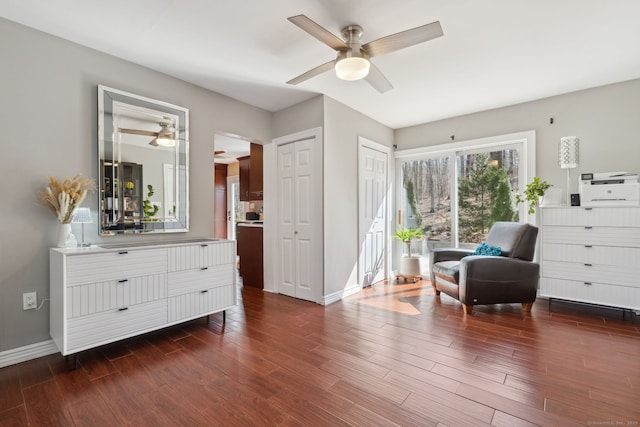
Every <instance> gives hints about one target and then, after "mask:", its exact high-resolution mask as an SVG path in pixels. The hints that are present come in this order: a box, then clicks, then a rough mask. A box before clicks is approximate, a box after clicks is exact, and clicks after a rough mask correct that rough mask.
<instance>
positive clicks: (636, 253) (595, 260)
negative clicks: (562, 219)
mask: <svg viewBox="0 0 640 427" xmlns="http://www.w3.org/2000/svg"><path fill="white" fill-rule="evenodd" d="M542 259H543V260H544V261H564V262H577V263H588V264H603V265H618V266H622V267H627V268H632V269H635V271H637V272H638V273H639V274H640V248H628V247H620V246H593V245H574V244H562V243H544V244H543V245H542Z"/></svg>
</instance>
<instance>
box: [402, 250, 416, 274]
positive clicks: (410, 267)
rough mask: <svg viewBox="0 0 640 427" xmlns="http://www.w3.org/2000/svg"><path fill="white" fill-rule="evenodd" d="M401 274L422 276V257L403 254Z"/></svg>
mask: <svg viewBox="0 0 640 427" xmlns="http://www.w3.org/2000/svg"><path fill="white" fill-rule="evenodd" d="M400 275H401V276H406V277H420V257H419V256H406V255H405V256H403V257H402V260H401V261H400Z"/></svg>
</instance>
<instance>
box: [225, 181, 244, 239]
mask: <svg viewBox="0 0 640 427" xmlns="http://www.w3.org/2000/svg"><path fill="white" fill-rule="evenodd" d="M243 218H244V203H240V178H239V177H238V175H233V176H227V239H231V240H236V225H237V222H238V221H240V220H242V219H243Z"/></svg>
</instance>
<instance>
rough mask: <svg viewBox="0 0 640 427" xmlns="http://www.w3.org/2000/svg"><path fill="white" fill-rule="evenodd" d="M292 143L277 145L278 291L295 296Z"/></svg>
mask: <svg viewBox="0 0 640 427" xmlns="http://www.w3.org/2000/svg"><path fill="white" fill-rule="evenodd" d="M294 155H295V153H294V144H286V145H282V146H279V147H278V187H279V188H278V196H279V197H278V200H279V205H280V206H278V211H279V212H278V213H279V215H278V252H279V254H278V255H279V256H278V258H279V261H280V268H279V273H280V274H279V277H280V283H279V286H278V291H279V292H280V293H281V294H284V295H289V296H291V297H295V296H296V289H295V287H296V278H295V258H296V251H295V243H294V231H295V227H294V225H295V224H294V218H295V205H294V203H295V193H294V178H295V177H294V174H295V168H294Z"/></svg>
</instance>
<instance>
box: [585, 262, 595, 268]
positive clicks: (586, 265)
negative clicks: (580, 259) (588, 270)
mask: <svg viewBox="0 0 640 427" xmlns="http://www.w3.org/2000/svg"><path fill="white" fill-rule="evenodd" d="M584 266H585V267H593V264H586V263H585V264H584Z"/></svg>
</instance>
